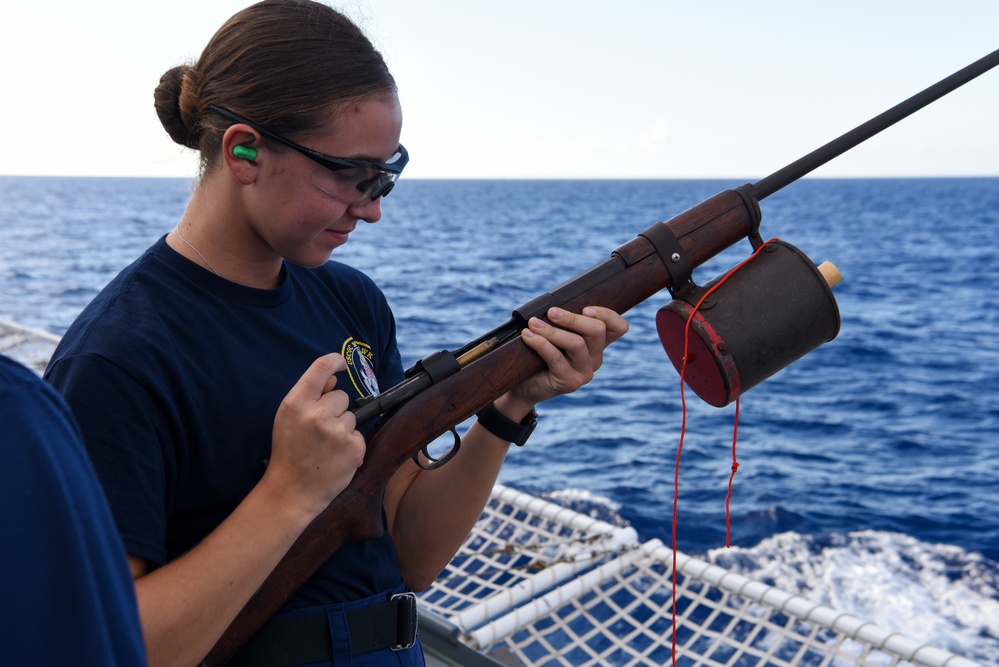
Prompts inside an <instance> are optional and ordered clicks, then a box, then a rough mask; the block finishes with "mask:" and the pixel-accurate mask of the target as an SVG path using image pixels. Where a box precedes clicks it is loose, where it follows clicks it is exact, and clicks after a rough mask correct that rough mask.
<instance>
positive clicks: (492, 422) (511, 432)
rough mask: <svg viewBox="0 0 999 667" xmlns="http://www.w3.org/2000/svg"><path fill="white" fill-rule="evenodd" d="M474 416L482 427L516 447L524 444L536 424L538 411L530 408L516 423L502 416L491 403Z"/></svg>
mask: <svg viewBox="0 0 999 667" xmlns="http://www.w3.org/2000/svg"><path fill="white" fill-rule="evenodd" d="M475 416H476V417H478V418H479V423H480V424H482V427H483V428H484V429H486V430H487V431H489V432H490V433H492V434H493V435H495V436H496V437H497V438H500V439H501V440H506V441H507V442H511V443H513V444H515V445H517V446H518V447H523V446H524V443H525V442H527V439H528V438H530V437H531V434H532V433H534V428H535V427H536V426H537V425H538V413H537V412H536V411H534V410H531V411H530V412H529V413H528V415H527V416H526V417H524V421H522V422H520V423H519V424H518V423H517V422H515V421H513V420H511V419H508V418H507V417H506V416H504V415H503V413H502V412H500V411H499V410H497V409H496V406H495V405H493V404H492V403H490V404H489V405H487V406H486V407H484V408H482V409H481V410H479V411H478V412H476V413H475Z"/></svg>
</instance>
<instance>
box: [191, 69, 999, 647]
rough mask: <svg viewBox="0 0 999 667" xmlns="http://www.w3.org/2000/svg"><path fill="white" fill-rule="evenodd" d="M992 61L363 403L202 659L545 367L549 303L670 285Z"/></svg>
mask: <svg viewBox="0 0 999 667" xmlns="http://www.w3.org/2000/svg"><path fill="white" fill-rule="evenodd" d="M997 65H999V50H997V51H994V52H993V53H991V54H989V55H987V56H985V57H984V58H981V59H980V60H978V61H976V62H974V63H972V64H971V65H968V66H967V67H965V68H963V69H961V70H959V71H957V72H955V73H954V74H951V75H950V76H948V77H946V78H945V79H943V80H941V81H939V82H938V83H936V84H934V85H932V86H930V87H929V88H927V89H925V90H923V91H922V92H920V93H917V94H916V95H914V96H912V97H910V98H909V99H907V100H905V101H904V102H902V103H900V104H898V105H896V106H894V107H892V108H891V109H889V110H887V111H885V112H883V113H882V114H880V115H878V116H876V117H874V118H872V119H871V120H869V121H867V122H865V123H863V124H862V125H860V126H858V127H856V128H854V129H853V130H851V131H849V132H847V133H846V134H844V135H842V136H840V137H839V138H837V139H835V140H833V141H831V142H829V143H827V144H825V145H824V146H822V147H820V148H818V149H816V150H814V151H812V152H811V153H809V154H807V155H805V156H804V157H802V158H800V159H798V160H796V161H795V162H792V163H791V164H789V165H787V166H786V167H784V168H782V169H780V170H778V171H776V172H774V173H773V174H771V175H769V176H767V177H765V178H763V179H761V180H759V181H757V182H756V183H752V184H746V185H743V186H740V187H736V188H734V189H731V190H725V191H723V192H720V193H719V194H717V195H715V196H713V197H711V198H710V199H707V200H705V201H703V202H701V203H700V204H697V205H696V206H694V207H693V208H690V209H689V210H687V211H685V212H684V213H681V214H680V215H678V216H676V217H674V218H672V219H670V220H669V221H667V222H657V223H655V224H654V225H652V226H651V227H649V228H648V229H646V230H645V231H643V232H641V233H640V234H639V235H638V236H637V237H635V238H634V239H633V240H631V241H630V242H628V243H626V244H624V245H623V246H621V247H619V248H617V249H616V250H614V251H613V253H612V254H611V256H610V257H609V258H607V259H606V260H604V261H602V262H600V263H598V264H596V265H594V266H592V267H591V268H589V269H587V270H586V271H584V272H583V273H581V274H579V275H577V276H576V277H574V278H572V279H570V280H568V281H566V282H564V283H562V284H561V285H559V286H557V287H555V288H554V289H552V290H551V291H549V292H546V293H544V294H542V295H540V296H538V297H536V298H535V299H533V300H531V301H529V302H528V303H526V304H524V305H523V306H521V307H520V308H517V309H516V310H514V312H513V316H512V317H511V318H510V320H509V321H508V322H507V323H505V324H503V325H502V326H500V327H497V328H496V329H494V330H492V331H490V332H489V333H487V334H485V335H484V336H482V337H480V338H478V339H476V340H474V341H472V342H470V343H468V344H467V345H465V346H464V347H462V348H461V349H459V350H457V351H454V352H450V351H442V352H437V353H434V354H432V355H430V356H429V357H427V358H425V359H423V360H422V361H421V362H419V363H418V364H416V366H414V367H413V368H412V369H410V371H408V372H407V377H406V379H405V380H404V381H403V382H401V383H399V384H398V385H396V386H395V387H392V388H390V389H388V390H386V391H384V392H383V393H381V394H380V395H379V396H377V397H371V398H369V399H367V400H366V401H362V402H360V403H359V404H358V407H357V410H356V417H357V422H358V424H364V423H367V422H369V421H371V420H373V419H375V418H378V417H381V420H380V421H379V422H378V424H376V425H375V427H374V428H373V429H372V431H371V432H370V433H369V435H368V437H367V455H366V456H365V461H364V464H363V465H362V466H361V467H360V468H359V469H358V470H357V473H356V474H355V475H354V478H353V480H352V481H351V483H350V484H349V485H348V486H347V488H346V489H345V490H344V491H343V492H341V493H340V494H339V495H338V496H337V497H336V498H334V499H333V501H332V502H331V503H330V505H329V506H328V507H327V508H326V510H324V511H323V512H322V513H321V514H320V515H319V516H317V517H316V519H315V520H314V521H313V522H312V524H311V525H310V526H309V527H308V528H307V529H306V530H305V531H304V532H303V533H302V535H301V536H300V537H299V539H298V540H297V541H296V542H295V544H294V545H293V546H292V548H291V549H290V550H289V552H288V553H287V554H286V555H285V557H284V559H283V560H282V561H281V562H280V563H279V564H278V566H277V567H276V568H275V570H274V571H273V572H272V573H271V575H270V576H269V577H268V578H267V579H266V581H265V582H264V583H263V585H262V586H261V587H260V589H259V590H258V591H257V593H256V594H255V595H254V596H253V597H252V598H251V599H250V601H249V602H248V603H247V605H246V607H245V608H244V609H243V610H242V612H241V613H240V614H239V615H238V616H237V617H236V619H235V620H234V621H233V623H232V624H231V625H230V627H229V628H228V629H227V630H226V632H225V633H224V634H223V635H222V637H221V638H220V639H219V641H218V642H217V643H216V645H215V647H214V648H213V649H212V651H211V653H209V655H208V656H207V657H206V659H205V661H204V663H203V664H204V665H221V664H224V663H225V661H226V660H228V659H229V658H230V657H231V656H232V655H233V654H234V653H235V652H236V650H238V649H239V647H241V646H242V645H243V644H244V643H245V642H246V641H247V640H248V639H249V638H250V637H251V636H252V635H253V634H254V633H255V632H256V631H257V630H258V629H259V628H260V627H261V626H262V625H263V624H264V623H265V622H266V621H267V620H269V619H270V618H271V616H272V615H273V614H274V613H275V612H276V611H277V610H278V609H279V608H280V607H281V606H282V605H283V604H284V603H285V602H286V601H287V600H288V599H289V598H290V597H291V595H292V594H293V593H294V592H295V591H296V590H297V589H298V588H299V587H300V586H301V585H302V584H303V583H304V582H305V581H306V580H307V579H308V578H309V577H310V576H312V574H313V573H314V572H315V571H316V570H317V569H318V568H319V566H320V565H322V563H323V562H325V561H326V560H327V559H328V558H329V557H330V556H331V555H332V554H333V553H334V552H335V551H336V550H337V549H338V548H339V547H340V546H341V545H343V544H344V543H345V542H348V541H354V540H365V539H372V538H375V537H378V536H380V535H381V533H382V530H383V528H382V522H381V514H382V501H383V497H384V493H385V488H386V485H387V483H388V480H389V478H390V477H391V476H392V475H393V474H394V473H395V472H396V471H397V470H398V468H399V467H400V466H401V465H402V464H403V463H405V461H406V460H407V459H409V458H415V457H417V456H418V455H419V454H420V453H421V452H424V453H425V452H426V447H427V446H428V445H429V444H430V443H431V442H433V441H434V440H436V439H437V438H438V437H439V436H441V435H443V434H444V433H447V432H448V431H452V432H454V427H455V425H457V424H460V423H462V422H463V421H465V420H466V419H468V418H470V417H471V416H472V415H473V414H475V413H476V412H477V411H479V410H481V409H482V408H483V407H485V406H486V405H488V404H489V403H490V402H492V401H493V400H495V399H497V398H499V397H500V396H502V395H503V394H505V393H506V392H507V391H509V390H510V389H512V388H513V387H515V386H516V385H518V384H520V383H522V382H523V381H525V380H526V379H527V378H529V377H531V376H532V375H534V374H535V373H537V372H538V371H540V370H541V369H542V368H543V367H544V363H543V362H542V361H541V359H540V358H539V357H538V356H537V355H535V354H534V352H533V351H532V350H531V349H530V348H528V347H527V346H526V345H524V344H523V342H522V341H521V340H520V331H521V330H522V329H523V327H524V326H525V325H526V322H527V320H528V319H529V318H530V317H535V316H536V317H541V318H544V315H545V313H546V312H547V311H548V309H549V308H551V307H553V306H558V307H561V308H564V309H567V310H570V311H573V312H579V311H580V310H581V309H582V308H583V307H585V306H589V305H599V306H606V307H608V308H611V309H613V310H616V311H617V312H620V313H623V312H626V311H628V310H629V309H631V308H632V307H634V306H636V305H638V304H639V303H641V302H643V301H645V300H646V299H648V298H650V297H651V296H653V295H655V294H657V293H659V292H660V291H661V290H663V289H664V288H668V289H670V291H671V293H673V292H674V290H676V289H678V288H680V287H682V286H684V285H685V284H689V282H690V271H691V270H692V269H693V268H695V267H697V266H699V265H701V264H703V263H704V262H706V261H707V260H709V259H710V258H712V257H714V256H715V255H717V254H718V253H720V252H722V251H723V250H725V249H726V248H728V247H730V246H732V245H733V244H735V243H736V242H738V241H740V240H742V239H744V238H748V239H750V241H753V240H754V239H756V240H758V239H759V225H760V218H761V213H760V206H759V202H760V200H762V199H764V198H766V197H768V196H770V195H771V194H773V193H774V192H777V191H778V190H780V189H781V188H783V187H785V186H787V185H789V184H790V183H793V182H794V181H796V180H798V179H800V178H801V177H803V176H805V175H806V174H808V173H809V172H811V171H813V170H814V169H816V168H818V167H820V166H821V165H823V164H825V163H826V162H828V161H829V160H831V159H833V158H834V157H837V156H839V155H841V154H842V153H845V152H846V151H848V150H850V149H852V148H853V147H855V146H857V145H858V144H860V143H862V142H864V141H866V140H867V139H869V138H871V137H873V136H874V135H875V134H877V133H879V132H881V131H882V130H884V129H886V128H888V127H890V126H891V125H893V124H895V123H897V122H898V121H900V120H902V119H903V118H905V117H907V116H909V115H911V114H912V113H915V112H916V111H918V110H919V109H922V108H923V107H925V106H927V105H929V104H931V103H932V102H934V101H936V100H937V99H939V98H941V97H943V96H944V95H946V94H948V93H950V92H952V91H953V90H955V89H957V88H959V87H960V86H962V85H964V84H965V83H967V82H968V81H971V80H972V79H974V78H976V77H977V76H979V75H981V74H983V73H985V72H987V71H988V70H990V69H992V68H993V67H995V66H997ZM754 245H755V243H754ZM454 433H455V436H454V437H455V447H453V448H452V450H451V452H449V453H448V454H447V455H445V456H444V457H442V458H441V459H440V460H439V461H436V462H435V463H432V464H431V466H437V465H442V464H443V463H445V462H446V461H447V460H448V459H449V458H450V457H451V456H453V455H454V453H455V452H456V450H457V448H458V445H459V444H460V440H459V439H458V436H457V433H456V432H454ZM431 460H432V461H434V460H433V459H431Z"/></svg>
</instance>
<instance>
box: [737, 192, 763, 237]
mask: <svg viewBox="0 0 999 667" xmlns="http://www.w3.org/2000/svg"><path fill="white" fill-rule="evenodd" d="M733 191H734V192H735V193H736V194H737V195H739V196H740V197H742V203H743V204H745V205H746V211H747V212H748V213H749V234H748V237H749V244H750V245H751V246H753V250H759V249H760V246H761V245H763V237H762V236H760V221H761V220H762V219H763V214H762V213H761V212H760V202H759V200H758V199H757V198H756V188H755V187H754V186H753V184H752V183H746V184H745V185H740V186H739V187H737V188H733Z"/></svg>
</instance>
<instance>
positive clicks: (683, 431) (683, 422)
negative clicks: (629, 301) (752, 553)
mask: <svg viewBox="0 0 999 667" xmlns="http://www.w3.org/2000/svg"><path fill="white" fill-rule="evenodd" d="M776 240H777V239H775V238H774V239H770V240H769V241H767V242H766V243H764V244H763V245H761V246H760V247H759V248H757V249H756V250H755V251H754V252H753V254H752V255H750V256H749V257H747V258H746V259H744V260H742V261H741V262H740V263H739V264H738V265H736V267H735V268H734V269H732V270H731V271H729V272H728V273H726V274H725V276H724V277H722V279H721V280H719V281H718V282H717V283H715V285H714V286H712V287H711V289H709V290H708V291H707V292H705V293H704V295H703V296H701V298H700V299H699V300H698V301H697V304H696V305H695V306H694V308H693V309H692V310H691V311H690V315H688V316H687V322H686V324H685V325H684V327H683V360H682V361H681V363H680V408H681V419H680V443H679V445H677V448H676V465H675V467H674V471H673V530H672V535H673V573H672V578H673V615H672V623H673V625H672V632H671V635H672V643H671V649H670V652H671V658H672V661H673V667H676V523H677V507H678V505H679V499H680V454H681V453H682V452H683V441H684V438H685V437H686V435H687V396H686V392H685V391H684V384H685V382H684V380H685V375H686V372H687V356H688V352H689V350H690V323H691V322H692V321H693V319H694V315H695V314H696V313H697V311H698V309H699V308H700V307H701V304H703V303H704V301H705V300H706V299H707V298H708V297H709V296H711V294H712V293H713V292H714V291H715V290H716V289H718V288H719V287H721V286H722V285H724V284H725V282H726V281H727V280H728V279H729V278H731V277H732V276H733V275H734V274H735V272H736V271H738V270H739V269H741V268H742V267H744V266H745V265H746V264H748V263H749V262H751V261H752V260H753V259H754V258H755V257H756V256H757V255H759V254H760V252H761V251H762V250H763V249H764V248H766V247H767V246H768V245H770V244H771V243H773V242H774V241H776ZM738 433H739V397H738V396H736V398H735V425H734V427H733V429H732V474H731V475H729V478H728V495H727V496H726V497H725V546H726V547H727V546H730V543H731V532H732V520H731V514H730V513H729V500H730V499H731V498H732V480H733V478H734V477H735V472H736V470H738V469H739V462H738V461H737V460H736V458H735V442H736V438H737V436H738Z"/></svg>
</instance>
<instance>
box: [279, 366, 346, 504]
mask: <svg viewBox="0 0 999 667" xmlns="http://www.w3.org/2000/svg"><path fill="white" fill-rule="evenodd" d="M346 368H347V364H346V362H345V361H344V359H343V357H342V356H340V355H339V354H328V355H326V356H324V357H320V358H319V359H317V360H316V361H314V362H313V363H312V365H311V366H310V367H309V369H308V370H307V371H306V372H305V374H304V375H302V377H301V379H299V381H298V382H297V383H296V384H295V386H294V387H292V388H291V391H289V392H288V395H287V396H285V398H284V400H283V401H281V405H280V407H279V408H278V411H277V415H276V416H275V418H274V430H273V434H272V439H271V443H272V444H271V459H270V462H269V463H268V465H267V472H266V473H265V474H264V478H263V479H262V480H261V483H263V484H268V485H275V487H276V488H275V490H278V491H280V493H281V494H282V496H281V497H286V498H288V499H289V500H290V501H292V502H295V503H300V504H301V507H302V508H303V509H305V510H306V511H309V512H313V513H314V514H318V513H319V512H321V511H322V510H324V509H325V508H326V506H327V505H329V503H330V501H331V500H333V498H334V497H336V496H337V495H338V494H339V493H340V492H341V491H343V490H344V489H345V488H346V487H347V485H348V484H349V483H350V480H351V479H353V477H354V473H355V472H356V470H357V469H358V468H359V467H360V466H361V463H363V462H364V452H365V442H364V436H363V435H361V433H360V432H359V431H357V430H356V428H355V427H356V425H357V422H356V419H355V417H354V413H353V412H350V411H349V410H348V409H347V408H348V406H349V403H350V401H349V398H348V397H347V394H345V393H344V392H342V391H339V390H334V387H335V386H336V377H335V376H334V373H337V372H338V371H342V370H344V369H346Z"/></svg>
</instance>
